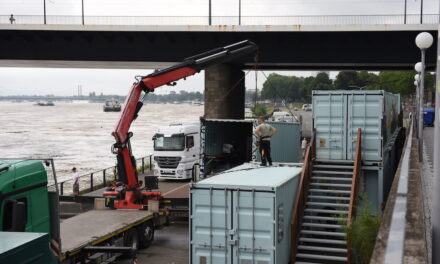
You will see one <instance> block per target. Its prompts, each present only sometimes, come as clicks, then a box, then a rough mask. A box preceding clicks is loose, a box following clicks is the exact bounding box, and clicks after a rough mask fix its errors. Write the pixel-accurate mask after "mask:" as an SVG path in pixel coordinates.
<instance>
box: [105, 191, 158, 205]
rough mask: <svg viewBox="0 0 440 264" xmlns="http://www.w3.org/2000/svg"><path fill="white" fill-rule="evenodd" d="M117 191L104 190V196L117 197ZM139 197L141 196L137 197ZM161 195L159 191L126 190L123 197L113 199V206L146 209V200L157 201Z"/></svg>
mask: <svg viewBox="0 0 440 264" xmlns="http://www.w3.org/2000/svg"><path fill="white" fill-rule="evenodd" d="M119 194H120V193H119V192H118V191H106V192H104V193H103V195H104V197H118V195H119ZM139 197H142V198H141V199H139ZM161 197H162V193H161V192H139V191H138V190H133V191H126V192H125V199H124V200H119V199H115V200H114V208H116V209H147V204H148V200H157V201H159V200H160V199H161Z"/></svg>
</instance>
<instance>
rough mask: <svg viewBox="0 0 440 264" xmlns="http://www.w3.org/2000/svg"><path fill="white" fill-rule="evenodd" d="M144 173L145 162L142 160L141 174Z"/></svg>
mask: <svg viewBox="0 0 440 264" xmlns="http://www.w3.org/2000/svg"><path fill="white" fill-rule="evenodd" d="M144 173H145V160H144V158H142V174H144Z"/></svg>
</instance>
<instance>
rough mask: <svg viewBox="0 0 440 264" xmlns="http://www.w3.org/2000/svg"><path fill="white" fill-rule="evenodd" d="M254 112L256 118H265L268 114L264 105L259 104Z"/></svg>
mask: <svg viewBox="0 0 440 264" xmlns="http://www.w3.org/2000/svg"><path fill="white" fill-rule="evenodd" d="M252 112H253V113H254V116H264V115H266V114H267V108H266V106H265V105H264V104H257V105H255V107H254V108H253V109H252Z"/></svg>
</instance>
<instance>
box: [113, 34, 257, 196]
mask: <svg viewBox="0 0 440 264" xmlns="http://www.w3.org/2000/svg"><path fill="white" fill-rule="evenodd" d="M256 51H257V46H256V45H255V44H254V43H252V42H250V41H248V40H245V41H241V42H238V43H235V44H232V45H229V46H225V47H221V48H217V49H214V50H210V51H207V52H204V53H201V54H198V55H196V56H192V57H189V58H186V59H185V60H184V61H183V62H181V63H179V64H177V65H174V66H171V67H169V68H165V69H162V70H158V71H155V72H153V73H151V74H149V75H147V76H144V77H141V79H140V80H139V82H137V83H134V84H133V85H132V86H131V88H130V92H129V94H128V96H127V97H126V99H125V102H124V109H123V111H122V112H121V115H120V117H119V121H118V123H117V124H116V127H115V130H114V131H113V132H112V135H113V137H114V138H115V140H116V143H115V144H114V145H113V152H114V153H115V154H117V161H118V173H119V181H122V182H123V183H125V185H126V188H136V187H137V186H138V181H137V175H136V173H137V172H136V164H135V161H134V157H133V156H132V154H131V147H130V137H131V133H130V132H129V130H130V126H131V123H132V122H133V121H134V120H135V119H136V117H137V114H138V112H139V111H140V109H141V108H142V105H143V103H142V100H141V97H142V92H145V94H147V93H149V92H153V91H154V89H155V88H157V87H160V86H162V85H165V84H168V85H174V84H175V83H174V82H175V81H178V80H180V79H182V78H186V77H188V76H191V75H194V74H196V73H198V72H199V71H201V70H203V69H205V68H207V67H209V66H211V65H215V64H219V63H223V62H227V61H231V60H233V59H235V58H239V57H242V56H244V55H248V54H253V53H256Z"/></svg>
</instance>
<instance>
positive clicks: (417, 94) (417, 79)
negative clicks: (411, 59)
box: [414, 74, 420, 138]
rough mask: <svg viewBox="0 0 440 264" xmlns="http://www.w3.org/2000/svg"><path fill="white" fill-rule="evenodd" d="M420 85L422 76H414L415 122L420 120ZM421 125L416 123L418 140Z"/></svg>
mask: <svg viewBox="0 0 440 264" xmlns="http://www.w3.org/2000/svg"><path fill="white" fill-rule="evenodd" d="M419 83H420V75H419V74H416V75H414V85H415V86H416V111H415V113H414V116H415V118H414V120H418V116H419ZM418 127H419V125H418V124H417V122H414V129H415V135H416V137H417V138H419V130H418Z"/></svg>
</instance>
